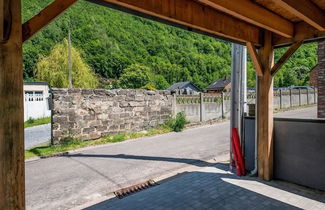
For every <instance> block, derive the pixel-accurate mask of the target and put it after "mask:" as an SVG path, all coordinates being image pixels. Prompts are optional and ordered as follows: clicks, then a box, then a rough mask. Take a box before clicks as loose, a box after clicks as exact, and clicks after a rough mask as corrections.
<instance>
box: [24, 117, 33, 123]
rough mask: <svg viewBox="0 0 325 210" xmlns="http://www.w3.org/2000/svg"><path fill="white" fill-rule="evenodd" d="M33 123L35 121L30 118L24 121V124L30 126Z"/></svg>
mask: <svg viewBox="0 0 325 210" xmlns="http://www.w3.org/2000/svg"><path fill="white" fill-rule="evenodd" d="M34 122H35V120H34V118H32V117H30V118H28V120H27V121H26V123H28V124H32V123H34Z"/></svg>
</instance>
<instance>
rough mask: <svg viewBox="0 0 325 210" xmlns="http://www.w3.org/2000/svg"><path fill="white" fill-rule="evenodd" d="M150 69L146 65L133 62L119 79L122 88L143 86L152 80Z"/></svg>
mask: <svg viewBox="0 0 325 210" xmlns="http://www.w3.org/2000/svg"><path fill="white" fill-rule="evenodd" d="M150 73H151V72H150V69H149V68H148V67H146V66H142V65H138V64H133V65H130V66H129V67H128V68H126V69H125V70H124V73H123V74H122V75H121V77H120V79H119V86H120V87H121V88H132V89H135V88H141V87H143V86H145V85H147V84H148V83H149V81H150Z"/></svg>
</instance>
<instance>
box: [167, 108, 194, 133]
mask: <svg viewBox="0 0 325 210" xmlns="http://www.w3.org/2000/svg"><path fill="white" fill-rule="evenodd" d="M188 123H189V122H188V121H187V120H186V116H185V113H184V112H179V113H177V115H176V117H175V118H171V119H170V120H168V121H167V122H166V125H167V126H168V127H170V128H171V129H172V130H173V131H175V132H180V131H182V130H183V129H184V128H185V125H186V124H188Z"/></svg>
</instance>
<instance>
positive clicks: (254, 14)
mask: <svg viewBox="0 0 325 210" xmlns="http://www.w3.org/2000/svg"><path fill="white" fill-rule="evenodd" d="M198 1H199V2H202V3H204V4H206V5H209V6H211V7H212V8H215V9H217V10H220V11H222V12H225V13H227V14H230V15H232V16H234V17H237V18H239V19H241V20H244V21H246V22H249V23H252V24H254V25H257V26H259V27H261V28H264V29H267V30H269V31H272V32H274V33H277V34H279V35H281V36H284V37H287V38H290V37H292V36H293V23H291V22H290V21H288V20H286V19H284V18H283V17H281V16H280V15H277V14H275V13H273V12H270V11H269V10H266V9H265V8H263V7H261V6H259V5H258V4H255V3H253V2H252V1H250V0H236V1H231V0H198Z"/></svg>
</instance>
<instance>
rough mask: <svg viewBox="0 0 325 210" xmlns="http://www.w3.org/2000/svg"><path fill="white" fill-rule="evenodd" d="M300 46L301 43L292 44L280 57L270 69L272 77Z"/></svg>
mask: <svg viewBox="0 0 325 210" xmlns="http://www.w3.org/2000/svg"><path fill="white" fill-rule="evenodd" d="M301 45H302V41H299V42H296V43H294V44H292V45H291V46H290V47H289V49H288V50H287V51H286V52H285V53H284V54H283V55H282V57H281V58H280V59H279V60H278V62H277V63H276V64H275V65H274V66H273V67H272V69H271V74H272V76H274V75H275V74H276V73H277V72H278V71H279V70H280V68H281V67H282V66H283V65H284V64H285V62H286V61H287V60H288V59H289V58H290V57H291V56H292V55H293V53H295V52H296V51H297V50H298V48H299V47H300V46H301Z"/></svg>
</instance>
